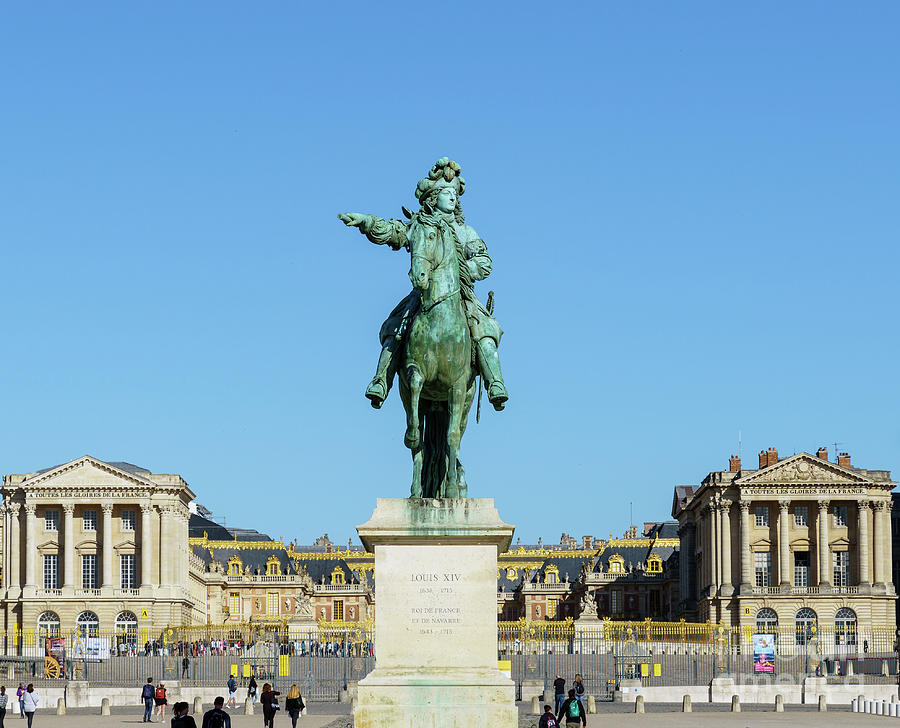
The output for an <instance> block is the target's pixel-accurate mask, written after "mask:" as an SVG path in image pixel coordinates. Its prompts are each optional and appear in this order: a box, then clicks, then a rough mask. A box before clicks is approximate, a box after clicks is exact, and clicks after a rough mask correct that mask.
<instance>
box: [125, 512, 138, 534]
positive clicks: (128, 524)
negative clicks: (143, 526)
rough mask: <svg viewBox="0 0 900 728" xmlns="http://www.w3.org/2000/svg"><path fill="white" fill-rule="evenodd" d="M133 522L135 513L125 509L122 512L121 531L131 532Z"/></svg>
mask: <svg viewBox="0 0 900 728" xmlns="http://www.w3.org/2000/svg"><path fill="white" fill-rule="evenodd" d="M135 520H136V519H135V511H133V510H127V509H126V510H124V511H122V530H123V531H133V530H134V524H135Z"/></svg>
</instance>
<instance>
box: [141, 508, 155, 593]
mask: <svg viewBox="0 0 900 728" xmlns="http://www.w3.org/2000/svg"><path fill="white" fill-rule="evenodd" d="M152 514H153V506H151V505H150V501H149V500H142V501H141V586H146V587H149V586H151V585H152V584H153V580H152V578H151V572H152V570H153V544H152V542H151V540H150V535H151V533H152V526H151V525H150V516H151V515H152Z"/></svg>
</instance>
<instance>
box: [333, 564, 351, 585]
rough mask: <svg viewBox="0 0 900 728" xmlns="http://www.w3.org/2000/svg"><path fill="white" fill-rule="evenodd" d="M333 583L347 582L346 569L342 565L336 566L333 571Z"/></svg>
mask: <svg viewBox="0 0 900 728" xmlns="http://www.w3.org/2000/svg"><path fill="white" fill-rule="evenodd" d="M331 583H332V584H333V585H337V584H346V583H347V582H346V580H345V577H344V570H343V569H342V568H341V567H340V566H335V567H334V571H332V572H331Z"/></svg>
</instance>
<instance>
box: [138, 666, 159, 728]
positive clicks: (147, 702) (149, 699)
mask: <svg viewBox="0 0 900 728" xmlns="http://www.w3.org/2000/svg"><path fill="white" fill-rule="evenodd" d="M154 695H156V688H154V687H153V678H152V677H148V678H147V683H146V684H145V685H144V687H143V688H141V702H142V703H143V704H144V720H143V721H142V722H144V723H149V722H150V718H151V716H152V715H153V696H154Z"/></svg>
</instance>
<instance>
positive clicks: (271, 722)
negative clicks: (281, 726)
mask: <svg viewBox="0 0 900 728" xmlns="http://www.w3.org/2000/svg"><path fill="white" fill-rule="evenodd" d="M279 695H281V693H280V692H278V691H277V690H273V689H272V686H271V685H269V683H263V689H262V694H261V695H260V696H259V702H261V703H262V706H263V726H265V728H275V711H276V710H278V708H279V707H280V706H279V705H278V696H279Z"/></svg>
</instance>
